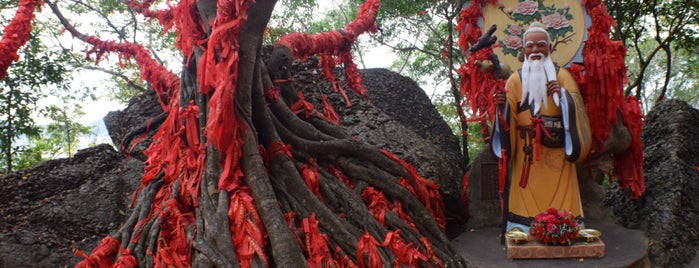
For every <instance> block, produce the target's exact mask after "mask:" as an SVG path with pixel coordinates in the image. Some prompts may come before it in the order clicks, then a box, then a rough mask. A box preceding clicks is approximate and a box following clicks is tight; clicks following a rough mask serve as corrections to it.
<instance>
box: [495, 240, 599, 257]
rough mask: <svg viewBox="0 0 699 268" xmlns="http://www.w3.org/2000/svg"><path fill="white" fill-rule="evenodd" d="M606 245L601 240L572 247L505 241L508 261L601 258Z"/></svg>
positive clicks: (535, 242)
mask: <svg viewBox="0 0 699 268" xmlns="http://www.w3.org/2000/svg"><path fill="white" fill-rule="evenodd" d="M605 248H606V245H605V244H604V242H602V240H601V239H596V240H595V241H593V242H581V241H576V242H574V243H573V244H572V245H567V246H557V245H546V244H544V243H541V242H540V241H526V242H520V243H515V242H514V241H513V240H511V239H507V258H508V259H511V260H512V259H564V258H601V257H604V251H605Z"/></svg>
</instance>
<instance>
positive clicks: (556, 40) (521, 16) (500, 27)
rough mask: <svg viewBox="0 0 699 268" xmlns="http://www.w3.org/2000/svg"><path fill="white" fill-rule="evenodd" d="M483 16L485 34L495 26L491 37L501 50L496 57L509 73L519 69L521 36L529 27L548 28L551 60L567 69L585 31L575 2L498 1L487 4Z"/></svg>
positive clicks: (581, 11)
mask: <svg viewBox="0 0 699 268" xmlns="http://www.w3.org/2000/svg"><path fill="white" fill-rule="evenodd" d="M483 16H484V19H483V21H482V24H481V25H482V26H481V28H482V29H484V32H485V30H487V29H488V28H490V26H491V25H493V24H496V25H497V30H496V31H495V33H494V35H495V36H497V38H498V44H499V45H500V47H498V48H495V54H497V55H498V57H499V59H500V62H501V63H504V64H507V65H509V66H510V68H512V70H518V69H519V68H521V66H522V63H521V62H520V61H519V60H518V59H517V56H518V53H519V51H521V47H522V43H523V42H522V41H523V40H522V34H524V31H526V30H527V29H528V28H529V24H531V23H533V22H541V23H544V24H545V25H547V26H548V29H547V30H548V31H549V35H550V36H551V39H552V40H551V43H552V45H553V47H554V51H553V53H552V54H551V57H552V60H553V61H554V63H556V64H558V65H559V66H566V65H567V64H568V63H570V62H571V61H572V60H573V58H574V57H575V56H576V54H578V51H579V50H580V47H581V45H582V43H583V39H584V35H585V31H586V27H585V13H584V10H583V6H582V5H581V4H580V1H578V0H558V1H552V0H544V1H540V2H537V1H530V0H525V1H520V0H500V1H499V2H498V4H490V1H489V3H488V4H487V5H486V7H485V9H484V12H483Z"/></svg>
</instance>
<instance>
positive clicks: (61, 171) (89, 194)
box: [0, 144, 143, 268]
mask: <svg viewBox="0 0 699 268" xmlns="http://www.w3.org/2000/svg"><path fill="white" fill-rule="evenodd" d="M142 170H143V164H142V163H141V162H140V161H137V160H133V159H126V158H124V157H122V156H121V155H120V154H119V153H117V152H116V151H115V150H114V149H113V148H112V147H111V146H110V145H106V144H103V145H99V146H96V147H92V148H88V149H85V150H81V151H78V153H76V154H75V156H74V157H72V158H68V159H57V160H51V161H47V162H44V163H41V164H39V165H38V166H36V167H34V168H32V169H30V170H24V171H19V172H14V173H10V174H5V175H2V176H0V186H1V187H2V193H3V194H2V195H0V204H2V206H1V207H0V267H8V268H10V267H63V266H64V265H67V264H75V263H76V262H77V261H79V260H80V259H79V258H78V257H77V256H75V254H73V252H72V249H73V248H74V247H75V248H80V249H91V248H93V247H95V246H96V245H97V242H98V241H100V240H101V239H102V237H104V236H105V235H107V234H108V233H109V232H110V231H112V230H115V229H116V228H117V227H118V226H119V223H120V222H121V220H123V218H124V213H125V211H127V210H128V206H129V202H130V201H131V194H132V193H133V191H134V189H135V188H136V186H137V185H138V182H139V181H140V178H141V174H142Z"/></svg>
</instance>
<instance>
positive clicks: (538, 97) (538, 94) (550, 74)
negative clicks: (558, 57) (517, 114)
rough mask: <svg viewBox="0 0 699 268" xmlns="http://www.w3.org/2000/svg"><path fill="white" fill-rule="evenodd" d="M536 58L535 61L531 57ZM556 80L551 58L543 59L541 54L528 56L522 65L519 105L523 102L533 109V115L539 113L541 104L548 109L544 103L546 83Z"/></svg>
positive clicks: (546, 103)
mask: <svg viewBox="0 0 699 268" xmlns="http://www.w3.org/2000/svg"><path fill="white" fill-rule="evenodd" d="M536 56H538V57H539V59H538V60H535V59H533V57H536ZM553 80H556V67H555V66H554V65H553V61H552V60H551V57H545V56H544V54H543V53H532V54H530V55H529V56H528V57H527V58H526V60H525V61H524V64H523V65H522V96H521V101H520V105H524V103H525V101H526V102H527V103H529V106H530V107H531V108H532V109H533V110H532V112H533V113H534V114H537V113H539V111H540V110H541V104H542V103H543V105H544V107H545V108H548V102H547V101H546V97H547V94H546V91H547V90H546V83H548V82H549V81H553Z"/></svg>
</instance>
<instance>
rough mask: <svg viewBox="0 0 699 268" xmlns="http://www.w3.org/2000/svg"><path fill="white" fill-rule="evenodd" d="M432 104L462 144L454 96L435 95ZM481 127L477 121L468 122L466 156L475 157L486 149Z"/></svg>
mask: <svg viewBox="0 0 699 268" xmlns="http://www.w3.org/2000/svg"><path fill="white" fill-rule="evenodd" d="M432 102H433V103H434V106H435V107H436V108H437V111H439V113H440V114H441V115H442V118H444V121H445V122H447V125H449V127H450V128H451V131H452V132H453V133H454V135H456V137H457V138H458V139H459V145H461V146H463V144H464V143H463V138H464V136H463V135H461V121H460V120H459V116H458V114H457V113H456V106H455V105H454V98H453V97H452V96H451V94H442V95H437V96H436V97H435V98H434V99H433V101H432ZM482 130H483V128H482V127H481V125H480V124H479V123H468V143H467V144H468V157H469V159H475V157H476V156H477V155H478V153H480V152H481V151H483V150H484V149H486V146H487V144H486V142H485V136H484V135H483V131H482Z"/></svg>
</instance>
